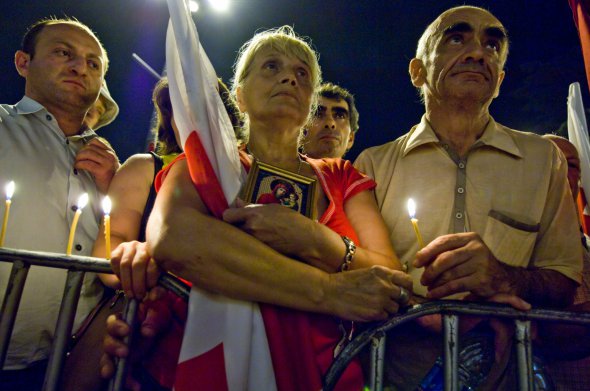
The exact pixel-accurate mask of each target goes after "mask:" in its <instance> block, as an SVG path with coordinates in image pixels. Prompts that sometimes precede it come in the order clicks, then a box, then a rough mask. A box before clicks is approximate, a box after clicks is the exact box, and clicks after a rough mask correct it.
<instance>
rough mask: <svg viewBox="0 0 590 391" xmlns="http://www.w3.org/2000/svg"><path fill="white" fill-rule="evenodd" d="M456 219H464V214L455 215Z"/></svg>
mask: <svg viewBox="0 0 590 391" xmlns="http://www.w3.org/2000/svg"><path fill="white" fill-rule="evenodd" d="M455 218H457V219H462V218H463V213H461V212H457V213H455Z"/></svg>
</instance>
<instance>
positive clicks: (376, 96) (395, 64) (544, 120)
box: [0, 0, 588, 160]
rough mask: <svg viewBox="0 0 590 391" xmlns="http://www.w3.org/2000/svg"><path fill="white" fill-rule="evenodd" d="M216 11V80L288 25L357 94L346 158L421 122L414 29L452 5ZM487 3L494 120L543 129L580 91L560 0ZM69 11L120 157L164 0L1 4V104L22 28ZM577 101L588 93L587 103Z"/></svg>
mask: <svg viewBox="0 0 590 391" xmlns="http://www.w3.org/2000/svg"><path fill="white" fill-rule="evenodd" d="M230 1H231V2H232V7H231V9H230V10H229V11H228V12H227V13H225V14H219V13H216V12H214V11H213V10H211V9H210V8H209V7H208V6H207V0H200V2H201V3H202V4H201V10H200V11H199V13H198V14H197V15H196V16H195V20H196V22H197V28H198V29H199V33H200V35H201V41H202V42H203V45H204V47H205V50H206V51H207V53H208V54H209V57H210V58H211V61H212V62H213V65H214V66H215V68H216V70H217V72H218V74H219V75H221V76H222V77H223V79H224V80H226V81H227V80H229V78H230V77H231V66H232V64H233V60H234V58H235V54H236V51H237V49H238V48H239V46H240V45H241V44H242V43H243V42H244V41H246V40H247V39H249V38H250V37H251V36H252V35H253V33H254V32H255V31H256V30H259V29H264V28H270V27H276V26H280V25H283V24H290V25H292V26H294V27H295V30H296V31H297V32H298V33H300V34H302V35H306V36H309V37H311V38H312V40H313V43H314V45H315V47H316V49H317V50H318V51H319V53H320V63H321V65H322V67H323V72H324V79H325V80H328V81H332V82H335V83H338V84H341V85H342V86H344V87H346V88H348V89H349V90H350V91H351V92H353V93H354V94H355V96H356V98H357V101H358V109H359V111H360V126H361V129H360V133H359V135H358V137H357V142H356V144H355V147H354V148H353V150H352V152H351V153H350V155H349V158H354V157H356V155H358V153H359V152H360V151H361V150H362V149H364V148H366V147H368V146H372V145H377V144H382V143H384V142H387V141H390V140H393V139H394V138H396V137H398V136H400V135H401V134H403V133H405V132H406V131H407V130H409V128H410V127H411V126H412V125H413V124H415V123H417V122H418V121H419V120H420V116H421V114H422V112H423V109H422V106H421V104H420V102H419V99H418V97H417V95H416V93H415V90H414V88H413V87H412V85H411V84H410V81H409V78H408V76H407V65H408V62H409V60H410V59H411V58H412V57H413V55H414V51H415V46H416V43H417V41H418V38H419V37H420V35H421V33H422V31H423V30H424V28H425V27H426V25H427V24H428V23H430V22H431V21H432V20H433V19H434V18H435V17H436V16H437V15H438V14H439V13H440V12H442V11H444V10H445V9H447V8H449V7H451V6H455V5H460V4H462V3H461V2H457V1H447V0H389V1H385V0H364V1H345V0H230ZM469 4H471V5H477V6H482V7H484V8H488V9H489V10H491V11H492V12H493V13H494V14H495V15H496V16H497V17H498V18H499V19H500V20H501V21H502V22H503V24H504V26H505V27H506V28H507V29H508V31H509V34H510V39H511V49H510V51H511V53H510V56H509V58H508V63H507V65H506V72H507V75H506V79H505V81H504V84H503V87H502V91H501V93H500V97H499V98H498V99H497V100H496V101H495V102H494V103H493V105H492V108H491V111H492V114H493V115H494V117H495V118H496V120H498V121H499V122H502V123H503V124H505V125H507V126H510V127H513V128H517V129H521V130H529V131H535V132H538V133H545V132H548V131H552V130H555V129H557V128H558V127H559V126H560V124H561V123H563V122H564V121H565V120H566V98H567V92H568V85H569V83H571V82H574V81H580V82H581V84H582V89H583V90H584V91H587V87H586V85H587V84H586V80H585V75H584V69H583V63H582V55H581V53H580V47H579V41H578V36H577V32H576V29H575V26H574V24H573V22H572V16H571V10H570V8H569V6H568V3H567V1H566V0H496V1H491V0H490V1H471V2H470V3H469ZM64 14H67V15H69V16H75V17H77V18H78V19H79V20H81V21H82V22H84V23H86V24H88V25H89V26H90V27H91V28H92V29H94V30H95V31H96V32H97V34H98V36H99V37H100V38H101V39H102V41H103V43H104V45H105V47H106V49H107V51H108V52H109V57H110V60H111V67H110V70H109V72H108V74H107V81H108V83H109V87H110V90H111V93H112V95H113V96H114V98H115V99H116V100H117V102H118V103H119V106H120V108H121V112H120V114H119V117H118V118H117V120H116V121H115V122H114V123H112V124H111V125H109V126H108V127H106V128H103V129H101V130H100V131H99V134H101V135H103V136H104V137H106V138H107V139H109V140H110V141H111V142H112V144H113V145H114V146H115V149H116V150H117V151H118V154H119V157H120V158H121V160H124V159H126V158H127V157H128V156H129V155H130V154H133V153H137V152H142V151H144V148H145V137H146V133H147V129H148V128H149V124H150V118H151V112H152V108H151V102H150V96H151V89H152V87H153V84H154V82H155V79H154V78H153V77H152V76H150V75H149V74H148V73H147V72H145V71H144V70H142V69H141V68H140V67H139V65H137V63H135V61H133V60H132V59H131V53H133V52H136V53H137V54H139V55H140V56H141V57H142V58H144V59H145V60H146V61H147V62H148V63H149V64H151V65H152V66H153V67H154V68H155V69H156V70H158V71H159V70H161V69H162V67H163V66H164V57H165V54H164V52H165V51H164V49H165V45H164V40H165V29H166V25H167V20H168V10H167V5H166V2H165V0H101V1H87V0H43V1H36V0H29V1H20V2H16V3H14V4H13V5H11V6H10V7H3V11H2V16H0V19H1V24H0V25H1V26H2V39H1V40H0V85H2V89H1V90H0V102H2V103H16V102H17V101H18V100H19V99H20V98H21V96H22V94H23V91H24V81H23V80H22V79H21V78H20V77H19V76H18V74H17V73H16V71H15V70H14V66H13V63H12V61H13V54H14V52H15V50H16V49H18V46H19V43H20V38H21V36H22V34H23V33H24V31H25V28H26V26H28V25H29V24H30V23H32V22H34V21H35V20H37V19H39V18H41V17H44V16H48V15H57V16H62V15H64ZM586 101H587V102H588V99H587V98H586Z"/></svg>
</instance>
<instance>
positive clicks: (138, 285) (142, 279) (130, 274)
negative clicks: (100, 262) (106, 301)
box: [111, 240, 161, 300]
mask: <svg viewBox="0 0 590 391" xmlns="http://www.w3.org/2000/svg"><path fill="white" fill-rule="evenodd" d="M111 268H112V269H113V272H115V274H116V275H117V276H118V277H119V280H120V281H121V287H122V289H123V291H124V292H125V296H127V297H128V298H136V299H139V300H142V299H143V298H144V297H145V294H146V292H147V291H148V290H149V289H151V288H153V287H155V286H156V285H157V283H158V278H159V277H160V273H161V271H160V268H159V267H158V265H157V264H156V262H155V261H154V260H153V259H152V257H151V256H150V254H149V253H148V252H147V247H146V244H145V242H138V241H136V240H134V241H131V242H124V243H121V244H120V245H118V246H117V248H116V249H115V250H113V251H112V253H111Z"/></svg>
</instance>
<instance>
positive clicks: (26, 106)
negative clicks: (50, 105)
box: [14, 95, 47, 114]
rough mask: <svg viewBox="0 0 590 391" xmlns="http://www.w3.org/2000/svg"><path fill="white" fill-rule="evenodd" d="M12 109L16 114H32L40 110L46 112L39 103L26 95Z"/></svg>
mask: <svg viewBox="0 0 590 391" xmlns="http://www.w3.org/2000/svg"><path fill="white" fill-rule="evenodd" d="M14 107H15V109H16V112H17V114H33V113H36V112H38V111H41V110H45V111H47V110H46V109H45V107H43V105H42V104H41V103H39V102H37V101H36V100H34V99H31V98H29V97H28V96H26V95H25V96H23V98H22V99H21V100H20V101H19V102H18V103H17V104H16V105H14Z"/></svg>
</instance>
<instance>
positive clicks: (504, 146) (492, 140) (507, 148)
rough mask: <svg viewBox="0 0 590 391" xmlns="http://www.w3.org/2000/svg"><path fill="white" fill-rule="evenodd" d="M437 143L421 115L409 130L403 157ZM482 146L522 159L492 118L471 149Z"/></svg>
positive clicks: (501, 128)
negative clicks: (429, 144)
mask: <svg viewBox="0 0 590 391" xmlns="http://www.w3.org/2000/svg"><path fill="white" fill-rule="evenodd" d="M439 142H440V140H439V139H438V137H437V136H436V133H434V130H433V129H432V126H430V123H429V122H428V120H427V119H426V115H423V116H422V120H421V121H420V123H419V124H418V125H416V126H414V127H413V128H412V130H410V136H409V138H408V142H407V143H406V146H405V148H404V150H403V156H406V155H407V154H408V153H410V151H412V150H413V149H414V148H416V147H419V146H420V145H424V144H428V143H439ZM484 145H486V146H489V147H493V148H496V149H498V150H500V151H503V152H506V153H508V154H510V155H514V156H516V157H522V152H521V150H520V148H519V147H518V145H517V144H516V142H515V141H514V139H513V138H512V137H511V136H510V134H508V132H507V131H506V130H505V129H504V127H503V126H502V125H500V124H498V123H496V121H494V119H493V118H492V117H490V121H489V122H488V124H487V125H486V128H485V129H484V132H483V134H482V136H481V137H480V138H479V140H477V141H476V142H475V144H474V145H473V148H479V147H481V146H484Z"/></svg>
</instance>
